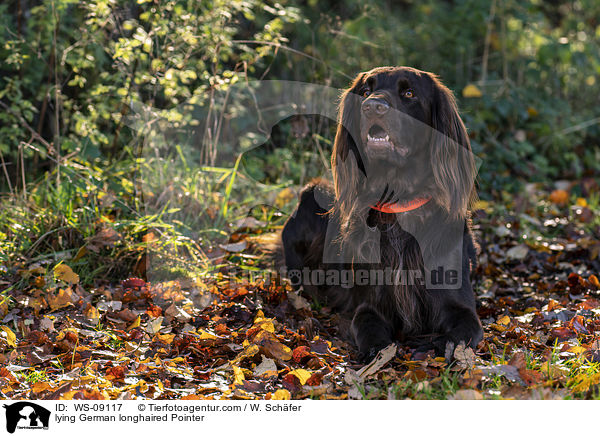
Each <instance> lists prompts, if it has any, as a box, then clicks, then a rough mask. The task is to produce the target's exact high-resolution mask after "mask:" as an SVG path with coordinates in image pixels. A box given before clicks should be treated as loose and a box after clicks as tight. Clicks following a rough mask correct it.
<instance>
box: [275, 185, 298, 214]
mask: <svg viewBox="0 0 600 436" xmlns="http://www.w3.org/2000/svg"><path fill="white" fill-rule="evenodd" d="M295 197H296V195H295V194H294V191H292V190H291V189H290V188H285V189H284V190H282V191H281V192H280V193H279V194H277V198H275V206H276V207H278V208H280V209H281V208H282V207H283V206H285V205H286V204H287V203H289V202H290V201H292V200H293V199H294V198H295Z"/></svg>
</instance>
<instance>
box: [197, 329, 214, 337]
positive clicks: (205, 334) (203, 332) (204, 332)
mask: <svg viewBox="0 0 600 436" xmlns="http://www.w3.org/2000/svg"><path fill="white" fill-rule="evenodd" d="M198 333H199V334H200V339H217V337H216V336H215V335H213V334H212V333H208V332H207V331H206V330H203V329H200V330H199V331H198Z"/></svg>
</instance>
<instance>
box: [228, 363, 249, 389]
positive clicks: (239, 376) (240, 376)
mask: <svg viewBox="0 0 600 436" xmlns="http://www.w3.org/2000/svg"><path fill="white" fill-rule="evenodd" d="M231 367H232V368H233V384H234V385H241V384H244V380H246V377H245V376H244V371H242V368H240V367H239V366H235V365H232V366H231Z"/></svg>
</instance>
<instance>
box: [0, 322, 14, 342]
mask: <svg viewBox="0 0 600 436" xmlns="http://www.w3.org/2000/svg"><path fill="white" fill-rule="evenodd" d="M0 329H2V331H3V332H4V333H5V334H6V342H7V343H8V345H10V346H11V347H16V346H17V336H16V335H15V334H14V333H13V331H12V330H11V329H9V328H8V327H6V326H5V325H3V326H2V327H0ZM3 336H4V335H3Z"/></svg>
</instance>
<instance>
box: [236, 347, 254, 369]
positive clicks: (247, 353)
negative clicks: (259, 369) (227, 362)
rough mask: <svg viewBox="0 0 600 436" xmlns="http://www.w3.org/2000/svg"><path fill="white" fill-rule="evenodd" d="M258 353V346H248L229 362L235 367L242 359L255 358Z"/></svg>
mask: <svg viewBox="0 0 600 436" xmlns="http://www.w3.org/2000/svg"><path fill="white" fill-rule="evenodd" d="M258 351H259V350H258V345H250V346H249V347H246V348H245V349H244V350H242V352H241V353H240V354H238V355H237V356H236V358H235V359H233V360H232V361H231V364H232V365H237V364H238V363H239V362H240V361H241V360H242V359H245V358H246V357H252V356H255V355H256V354H257V353H258Z"/></svg>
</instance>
